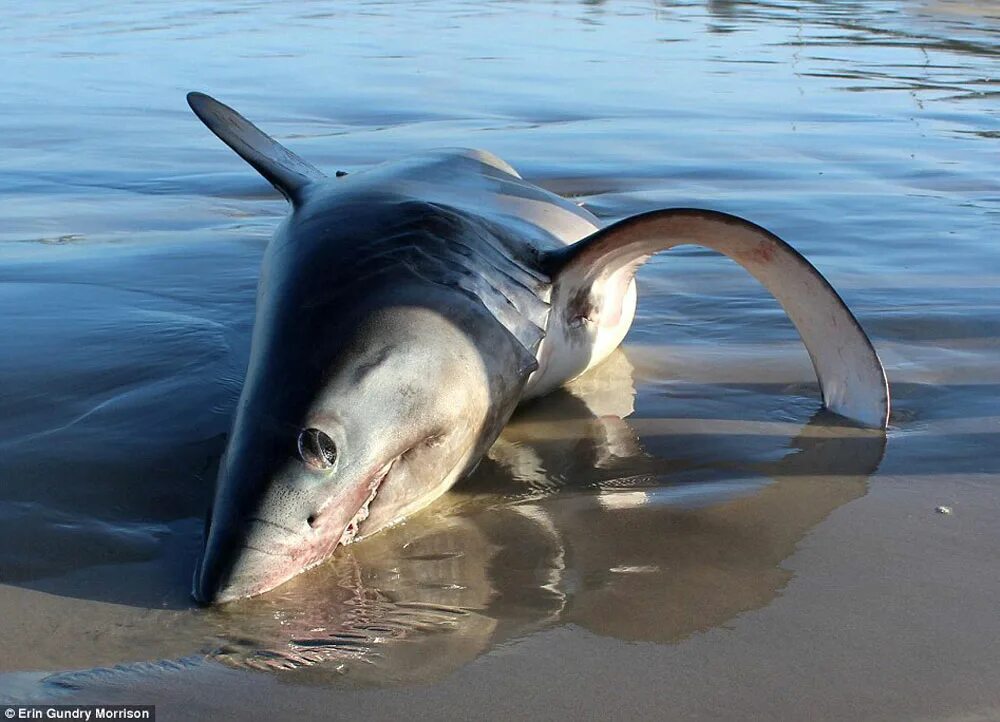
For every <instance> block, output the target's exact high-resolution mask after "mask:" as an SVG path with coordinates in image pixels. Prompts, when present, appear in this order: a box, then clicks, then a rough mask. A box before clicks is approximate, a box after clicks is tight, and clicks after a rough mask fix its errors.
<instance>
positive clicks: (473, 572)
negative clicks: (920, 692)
mask: <svg viewBox="0 0 1000 722" xmlns="http://www.w3.org/2000/svg"><path fill="white" fill-rule="evenodd" d="M630 372H631V366H630V364H629V362H628V360H627V358H626V357H625V355H624V354H623V353H621V352H619V353H617V354H615V356H614V357H612V359H611V360H610V361H609V362H608V363H607V364H605V365H604V366H602V367H601V368H600V369H598V370H596V371H595V372H594V373H592V374H590V375H588V377H586V378H584V379H581V380H580V381H579V382H578V383H577V384H575V385H574V387H573V388H572V393H565V394H561V395H559V396H557V397H555V398H553V399H550V400H549V401H548V402H543V403H538V404H535V405H533V406H531V407H529V408H527V409H525V410H524V411H523V412H522V413H520V414H519V415H518V416H517V417H516V419H515V421H514V422H512V424H511V425H510V428H509V429H508V430H507V431H506V432H505V433H504V436H503V438H502V439H501V441H500V442H499V443H498V444H497V446H496V448H494V450H493V452H492V453H491V455H490V459H489V460H488V461H487V462H484V467H485V468H483V469H481V471H479V472H478V473H477V474H476V475H475V476H474V477H473V478H471V479H470V480H469V481H468V482H467V483H466V484H464V485H463V486H462V487H461V488H460V489H458V490H456V491H455V492H454V493H452V494H450V495H448V496H447V497H445V499H444V501H443V503H442V504H439V505H437V506H435V507H433V508H432V509H431V510H430V511H429V512H428V513H424V514H420V515H418V516H417V517H415V518H413V519H412V520H410V521H408V522H406V523H405V524H404V525H401V526H399V527H396V528H394V529H390V530H389V531H387V532H385V533H383V534H380V535H377V536H376V537H373V538H372V539H370V540H368V541H366V542H364V543H361V544H357V545H354V546H351V547H348V548H346V549H344V550H342V551H343V553H341V554H339V555H338V556H337V557H335V558H334V560H333V561H332V562H331V563H329V564H326V565H324V566H323V567H321V568H319V569H316V570H313V571H312V572H309V573H307V574H305V575H303V576H302V577H301V578H298V579H296V580H293V581H292V582H291V583H289V584H287V585H285V586H284V587H281V588H279V589H278V590H276V591H275V592H274V593H272V594H268V595H265V596H264V597H262V598H260V599H255V600H250V601H249V602H247V603H243V604H240V605H237V606H234V607H232V608H231V609H230V610H226V611H223V612H219V613H216V620H217V622H218V624H219V626H220V630H219V636H220V637H221V638H222V639H224V640H225V642H224V643H223V645H222V647H221V648H220V650H219V651H217V652H216V653H215V654H213V655H212V656H213V657H214V658H215V659H217V660H220V661H223V662H226V663H228V664H237V665H246V666H250V667H255V668H272V667H273V668H278V669H280V668H283V667H290V668H302V667H314V668H315V669H314V670H313V671H312V672H309V673H302V672H298V673H296V677H295V678H296V680H304V679H309V678H311V677H312V675H319V677H320V678H321V679H323V680H325V681H329V680H328V679H327V676H328V674H329V673H331V671H332V672H335V673H336V674H335V676H336V675H340V674H342V675H346V676H347V677H349V678H350V680H351V681H352V682H358V681H365V680H369V681H371V682H372V683H378V684H386V683H390V682H394V681H395V682H400V681H414V680H415V679H430V678H435V677H438V676H441V675H443V674H444V673H446V672H449V671H452V670H454V669H456V668H457V667H458V666H460V665H461V664H463V663H465V662H467V661H469V660H471V659H473V658H475V657H476V656H478V655H480V654H483V653H484V652H486V651H488V650H489V649H491V648H493V647H495V646H496V645H498V644H501V643H503V642H504V641H507V640H509V639H511V638H516V637H518V636H522V635H524V634H527V633H529V632H531V631H534V630H537V629H538V628H539V627H542V626H548V625H555V624H567V623H572V624H576V625H579V626H581V627H585V628H587V629H589V630H591V631H593V632H595V633H597V634H602V635H610V636H613V637H617V638H621V639H626V640H646V641H656V642H673V641H676V640H678V639H681V638H683V637H685V636H687V635H689V634H692V633H694V632H698V631H702V630H706V629H709V628H711V627H714V626H717V625H720V624H723V623H724V622H726V621H727V620H728V619H731V618H732V617H733V616H735V615H737V614H739V613H740V612H743V611H746V610H749V609H754V608H758V607H761V606H763V605H765V604H767V603H768V602H770V600H771V599H772V598H773V597H774V595H775V594H776V593H777V592H778V590H780V589H781V587H782V586H783V585H784V584H785V583H786V582H787V581H788V579H789V576H790V575H789V573H788V572H787V571H785V570H783V569H781V567H780V564H781V561H782V560H783V559H785V558H786V557H788V556H789V555H790V554H791V553H792V551H793V550H794V548H795V545H796V543H797V542H798V541H799V540H800V539H802V537H803V536H804V535H805V534H806V533H807V532H808V531H809V530H810V529H812V528H813V527H814V526H815V525H816V524H818V523H819V522H820V521H821V520H822V519H823V518H824V517H826V516H827V515H828V514H829V513H830V512H831V511H833V510H834V509H836V508H837V507H839V506H841V505H843V504H845V503H847V502H849V501H851V500H853V499H856V498H858V497H860V496H862V495H863V494H864V493H865V489H866V478H867V475H869V474H871V473H872V472H873V471H874V470H875V468H876V467H877V466H878V464H879V461H880V460H881V457H882V451H883V448H884V443H885V437H884V435H882V434H881V433H877V432H876V433H873V432H868V431H863V430H859V429H855V428H853V427H845V426H838V425H836V423H835V422H834V420H833V419H831V418H830V417H828V416H825V415H823V416H820V417H817V418H815V419H813V420H812V421H811V422H810V423H809V424H807V425H806V426H805V427H803V428H802V429H801V431H800V433H799V434H798V435H797V436H796V437H795V438H794V439H792V440H791V448H790V449H789V450H788V451H787V453H785V454H784V455H783V457H782V458H780V459H779V460H777V461H773V462H767V461H753V460H752V459H750V460H747V461H745V462H743V463H739V462H737V463H730V464H728V465H727V467H726V468H725V469H724V475H723V479H722V480H720V481H717V482H689V483H677V484H671V483H670V478H671V470H672V469H673V468H675V467H676V468H684V467H685V466H686V462H684V460H680V461H679V463H678V462H676V461H674V460H670V459H657V458H654V457H651V456H649V455H647V454H645V453H644V452H643V450H642V441H641V440H640V439H639V438H638V436H637V434H636V433H635V432H634V431H632V429H631V427H630V426H629V424H628V423H627V422H626V421H624V420H623V418H622V417H623V416H625V415H627V414H628V413H629V412H630V411H631V406H632V398H633V395H634V389H633V387H632V384H631V377H630ZM747 428H748V431H749V430H750V427H749V426H748V427H747ZM525 430H530V433H529V434H526V433H525ZM540 430H541V431H543V432H546V431H547V433H541V434H540V435H539V436H540V437H541V438H538V437H537V436H536V434H537V432H539V431H540ZM626 468H631V470H632V472H633V473H632V474H630V475H627V476H622V475H621V473H620V472H621V470H623V469H626ZM501 489H506V491H507V496H506V497H503V496H501V495H500V494H501V492H500V490H501ZM512 490H513V491H512Z"/></svg>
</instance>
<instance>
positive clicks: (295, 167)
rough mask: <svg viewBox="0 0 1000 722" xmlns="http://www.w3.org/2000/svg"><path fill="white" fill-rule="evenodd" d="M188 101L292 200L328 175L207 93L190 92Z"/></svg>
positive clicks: (244, 158) (234, 147)
mask: <svg viewBox="0 0 1000 722" xmlns="http://www.w3.org/2000/svg"><path fill="white" fill-rule="evenodd" d="M187 101H188V105H190V106H191V110H193V111H194V112H195V115H197V116H198V117H199V118H200V119H201V121H202V122H203V123H204V124H205V125H207V126H208V129H209V130H210V131H212V132H213V133H215V134H216V135H217V136H219V138H220V139H221V140H222V142H223V143H225V144H226V145H228V146H229V147H230V148H232V149H233V150H235V151H236V152H237V154H239V156H240V157H241V158H242V159H243V160H245V161H246V162H247V163H249V164H250V165H252V166H253V167H254V168H256V169H257V172H258V173H260V174H261V175H262V176H264V177H265V178H267V180H268V181H269V182H270V183H271V185H273V186H274V187H275V188H277V189H278V190H279V191H281V193H282V195H284V196H285V198H287V199H288V200H289V201H291V202H292V203H297V202H299V200H301V195H300V194H301V192H302V189H303V188H305V187H306V186H307V185H309V184H310V183H312V182H314V181H317V180H321V179H322V178H324V177H325V176H324V175H323V174H322V173H321V172H320V171H319V170H317V169H316V168H315V167H313V166H312V165H311V164H309V163H307V162H306V161H304V160H302V159H301V158H299V157H298V156H297V155H295V154H294V153H293V152H292V151H290V150H288V148H286V147H285V146H283V145H281V144H280V143H279V142H278V141H276V140H275V139H274V138H272V137H270V136H269V135H267V134H266V133H264V132H263V131H262V130H261V129H260V128H258V127H257V126H255V125H254V124H253V123H251V122H250V121H249V120H247V119H246V118H244V117H243V116H242V115H240V114H239V113H237V112H236V111H235V110H233V109H232V108H230V107H229V106H228V105H225V104H223V103H220V102H219V101H218V100H216V99H215V98H213V97H211V96H209V95H205V94H204V93H188V96H187Z"/></svg>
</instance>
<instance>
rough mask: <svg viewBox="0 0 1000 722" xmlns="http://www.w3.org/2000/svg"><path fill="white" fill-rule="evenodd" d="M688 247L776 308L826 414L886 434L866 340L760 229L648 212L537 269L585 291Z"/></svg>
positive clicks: (707, 214)
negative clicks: (750, 283)
mask: <svg viewBox="0 0 1000 722" xmlns="http://www.w3.org/2000/svg"><path fill="white" fill-rule="evenodd" d="M685 244H695V245H699V246H704V247H706V248H710V249H712V250H714V251H718V252H719V253H721V254H723V255H725V256H728V257H729V258H731V259H733V260H734V261H736V262H737V263H739V264H740V265H741V266H743V268H745V269H746V270H747V271H749V272H750V274H751V275H752V276H753V277H754V278H756V279H757V280H758V281H760V282H761V284H763V285H764V287H765V288H767V290H768V291H770V292H771V294H772V295H773V296H774V297H775V298H776V299H777V300H778V301H779V302H780V303H781V305H782V307H783V308H784V309H785V312H786V313H787V314H788V317H789V318H790V319H791V320H792V323H794V324H795V327H796V329H798V332H799V335H800V336H801V337H802V340H803V342H804V343H805V346H806V349H807V350H808V352H809V356H810V358H811V359H812V363H813V366H814V367H815V369H816V375H817V377H818V378H819V384H820V388H821V389H822V393H823V403H824V405H825V406H826V407H827V408H828V409H830V410H831V411H834V412H836V413H838V414H840V415H842V416H845V417H847V418H850V419H853V420H855V421H857V422H860V423H862V424H864V425H866V426H871V427H875V428H885V426H886V424H887V423H888V418H889V387H888V383H887V381H886V377H885V371H884V370H883V368H882V363H881V361H880V360H879V358H878V354H876V352H875V349H874V347H873V346H872V343H871V341H870V340H869V338H868V336H867V335H866V334H865V332H864V330H863V329H862V328H861V326H860V325H859V324H858V321H857V319H855V318H854V315H853V314H852V313H851V312H850V310H849V309H848V308H847V306H846V305H845V304H844V301H843V300H842V299H841V298H840V296H839V295H837V292H836V291H835V290H834V289H833V287H832V286H831V285H830V284H829V282H827V280H826V279H825V278H823V276H821V275H820V273H819V271H817V270H816V269H815V268H813V266H812V265H811V264H810V263H809V261H807V260H806V259H805V258H803V257H802V256H801V255H800V254H799V253H798V252H797V251H796V250H795V249H793V248H792V247H791V246H789V245H788V244H787V243H785V242H784V241H783V240H781V239H780V238H778V237H777V236H776V235H774V234H773V233H770V232H769V231H767V230H765V229H763V228H761V227H760V226H757V225H755V224H753V223H750V222H749V221H746V220H743V219H742V218H738V217H736V216H732V215H728V214H726V213H719V212H715V211H704V210H695V209H688V208H679V209H670V210H662V211H653V212H651V213H644V214H642V215H638V216H633V217H632V218H627V219H625V220H623V221H620V222H618V223H615V224H612V225H610V226H608V227H607V228H604V229H602V230H600V231H598V232H596V233H594V234H593V235H591V236H588V237H587V238H584V239H583V240H582V241H580V242H578V243H576V244H574V245H572V246H568V247H566V248H563V249H559V250H557V251H551V252H549V253H548V254H546V255H545V256H544V257H543V259H542V265H543V267H544V269H545V270H546V271H547V272H548V273H549V274H550V275H551V276H552V277H553V279H554V280H555V281H556V283H558V284H570V285H571V287H572V288H579V289H586V288H589V287H590V286H592V285H594V284H595V283H598V282H601V281H604V280H606V279H607V278H609V277H610V276H611V275H612V274H615V273H626V274H631V273H634V272H635V270H636V269H637V268H638V267H639V266H640V265H641V264H642V263H643V262H644V261H646V259H648V258H649V257H650V256H652V255H653V254H654V253H657V252H658V251H663V250H666V249H668V248H673V247H674V246H680V245H685Z"/></svg>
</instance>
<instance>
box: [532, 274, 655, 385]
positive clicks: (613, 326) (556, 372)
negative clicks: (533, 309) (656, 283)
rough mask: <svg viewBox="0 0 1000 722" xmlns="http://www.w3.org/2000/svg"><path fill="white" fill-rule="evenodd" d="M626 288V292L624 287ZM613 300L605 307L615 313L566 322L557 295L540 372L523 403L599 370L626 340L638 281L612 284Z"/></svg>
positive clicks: (541, 350)
mask: <svg viewBox="0 0 1000 722" xmlns="http://www.w3.org/2000/svg"><path fill="white" fill-rule="evenodd" d="M622 285H624V286H625V287H624V292H622V290H621V286H622ZM609 286H610V288H609V289H608V290H610V291H611V292H612V293H614V294H615V297H614V298H610V299H607V301H610V303H604V304H602V307H603V309H605V311H607V309H608V308H612V309H613V310H614V312H613V313H607V312H605V313H599V314H597V317H596V318H594V319H591V320H585V321H582V322H577V323H573V322H567V321H568V319H567V315H566V313H565V309H564V308H562V307H561V306H562V303H561V301H562V300H563V299H560V298H558V296H557V295H554V296H553V299H552V300H553V306H552V311H551V313H550V316H549V323H548V329H547V331H546V335H545V338H544V339H542V342H541V344H540V345H539V348H538V369H537V370H536V371H535V372H534V373H533V374H532V375H531V376H530V377H529V378H528V383H527V385H526V386H525V390H524V395H523V396H522V399H524V400H527V399H531V398H535V397H538V396H542V395H543V394H547V393H549V392H550V391H553V390H555V389H557V388H559V387H560V386H563V385H564V384H566V383H568V382H570V381H572V380H573V379H575V378H576V377H577V376H579V375H580V374H582V373H584V372H585V371H587V370H588V369H591V368H593V367H594V366H597V365H598V364H599V363H601V362H602V361H603V360H604V359H606V358H607V357H608V356H609V355H610V354H611V352H612V351H614V350H615V349H616V348H618V346H619V344H621V342H622V341H623V340H624V338H625V335H626V334H627V333H628V331H629V328H631V326H632V321H633V319H634V318H635V304H636V288H635V279H634V278H630V279H629V280H628V282H627V285H625V284H619V286H618V288H617V289H615V284H613V283H612V284H609Z"/></svg>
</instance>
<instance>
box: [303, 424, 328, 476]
mask: <svg viewBox="0 0 1000 722" xmlns="http://www.w3.org/2000/svg"><path fill="white" fill-rule="evenodd" d="M299 456H301V457H302V461H304V462H305V463H306V464H308V465H309V466H311V467H312V468H314V469H320V470H322V469H329V468H330V467H331V466H333V463H334V462H335V461H336V460H337V446H336V444H334V443H333V439H331V438H330V437H329V436H327V435H326V434H325V433H323V432H322V431H320V430H319V429H303V431H302V433H301V434H299Z"/></svg>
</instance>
